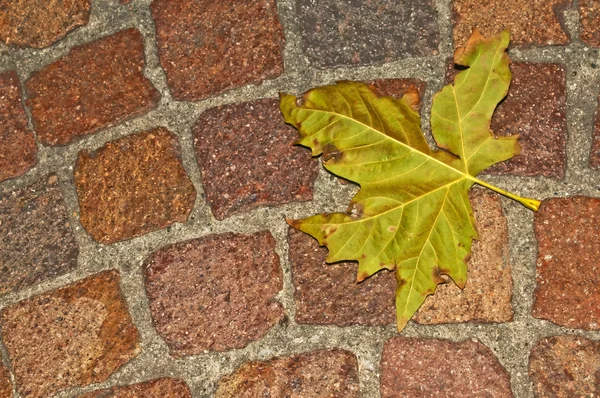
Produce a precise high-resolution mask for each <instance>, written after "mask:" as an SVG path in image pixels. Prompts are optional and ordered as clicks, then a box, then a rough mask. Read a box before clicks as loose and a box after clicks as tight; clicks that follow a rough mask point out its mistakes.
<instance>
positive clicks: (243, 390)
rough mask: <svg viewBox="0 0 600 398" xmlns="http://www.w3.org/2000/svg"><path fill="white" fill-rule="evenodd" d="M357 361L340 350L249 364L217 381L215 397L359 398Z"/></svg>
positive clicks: (351, 355) (349, 354)
mask: <svg viewBox="0 0 600 398" xmlns="http://www.w3.org/2000/svg"><path fill="white" fill-rule="evenodd" d="M358 396H359V383H358V362H357V360H356V357H355V356H354V355H353V354H351V353H349V352H347V351H342V350H331V351H317V352H312V353H307V354H300V355H294V356H291V357H282V358H275V359H272V360H270V361H267V362H258V361H257V362H250V363H246V364H244V365H242V366H241V367H240V368H238V369H237V370H236V371H235V372H233V373H232V374H231V375H228V376H225V377H223V378H222V379H221V380H219V383H218V387H217V392H216V394H215V398H234V397H235V398H254V397H302V398H317V397H331V398H353V397H356V398H358Z"/></svg>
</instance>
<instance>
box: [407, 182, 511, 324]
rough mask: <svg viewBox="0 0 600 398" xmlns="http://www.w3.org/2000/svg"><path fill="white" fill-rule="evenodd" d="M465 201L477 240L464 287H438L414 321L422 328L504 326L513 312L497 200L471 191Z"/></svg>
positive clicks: (503, 226) (502, 221)
mask: <svg viewBox="0 0 600 398" xmlns="http://www.w3.org/2000/svg"><path fill="white" fill-rule="evenodd" d="M469 198H470V200H471V205H472V207H473V213H474V215H475V222H476V226H477V231H478V233H479V240H476V241H474V242H473V247H472V249H471V258H470V259H469V261H468V274H467V284H466V286H465V288H464V290H462V291H461V290H460V289H459V288H458V287H457V286H456V285H455V284H454V283H453V282H450V283H448V284H445V285H440V286H438V288H437V289H436V291H435V295H433V296H429V297H428V298H427V299H426V300H425V302H424V303H423V305H422V306H421V308H420V309H419V312H418V313H417V315H416V317H415V318H414V319H415V321H417V322H418V323H422V324H439V323H454V322H508V321H510V320H511V319H512V316H513V309H512V304H511V297H512V277H511V268H510V263H509V260H510V253H509V248H508V227H507V222H506V217H504V215H503V214H502V203H501V202H500V197H499V196H498V195H497V194H495V193H493V192H491V191H488V190H484V189H477V188H475V189H472V190H471V191H470V192H469Z"/></svg>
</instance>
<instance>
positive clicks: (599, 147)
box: [590, 97, 600, 169]
mask: <svg viewBox="0 0 600 398" xmlns="http://www.w3.org/2000/svg"><path fill="white" fill-rule="evenodd" d="M590 166H592V167H594V168H597V169H600V97H599V98H598V110H597V111H596V123H595V125H594V141H593V144H592V150H591V152H590Z"/></svg>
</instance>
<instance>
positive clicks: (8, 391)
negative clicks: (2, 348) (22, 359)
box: [0, 360, 13, 398]
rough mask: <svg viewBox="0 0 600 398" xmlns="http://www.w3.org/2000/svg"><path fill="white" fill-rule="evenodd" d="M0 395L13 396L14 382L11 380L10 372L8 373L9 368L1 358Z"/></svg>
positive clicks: (8, 397) (5, 397)
mask: <svg viewBox="0 0 600 398" xmlns="http://www.w3.org/2000/svg"><path fill="white" fill-rule="evenodd" d="M0 397H4V398H12V397H13V388H12V383H11V382H10V374H9V373H8V369H6V366H4V364H3V363H2V361H1V360H0Z"/></svg>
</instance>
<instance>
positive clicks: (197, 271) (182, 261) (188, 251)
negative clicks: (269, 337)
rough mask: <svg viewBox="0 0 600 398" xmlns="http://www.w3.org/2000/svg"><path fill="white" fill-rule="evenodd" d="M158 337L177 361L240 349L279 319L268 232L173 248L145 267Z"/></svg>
mask: <svg viewBox="0 0 600 398" xmlns="http://www.w3.org/2000/svg"><path fill="white" fill-rule="evenodd" d="M143 268H144V272H145V281H146V292H147V294H148V299H149V301H150V310H151V311H152V319H153V321H154V326H155V327H156V329H157V331H158V333H159V334H160V335H161V336H162V337H163V339H165V341H166V343H167V345H168V346H169V349H170V352H171V354H172V355H174V356H176V357H181V356H184V355H196V354H201V353H203V352H205V351H207V350H208V351H227V350H232V349H235V348H243V347H245V346H246V345H248V343H250V342H252V341H255V340H258V339H260V338H261V337H263V336H264V335H265V334H266V333H267V331H268V330H269V329H271V327H272V326H274V325H275V324H277V323H278V322H280V321H282V320H283V317H284V314H283V307H282V305H281V304H280V303H279V302H278V301H276V299H275V296H276V295H277V293H278V292H279V291H280V290H281V289H282V287H283V282H282V272H281V267H280V264H279V257H278V256H277V254H276V253H275V239H274V238H273V236H272V235H271V234H270V233H269V232H259V233H256V234H253V235H238V234H232V233H227V234H221V235H209V236H206V237H203V238H199V239H195V240H190V241H187V242H182V243H177V244H174V245H171V246H167V247H164V248H162V249H160V250H158V251H157V252H155V253H154V254H153V255H152V256H150V258H149V259H147V260H146V261H145V263H144V266H143Z"/></svg>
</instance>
